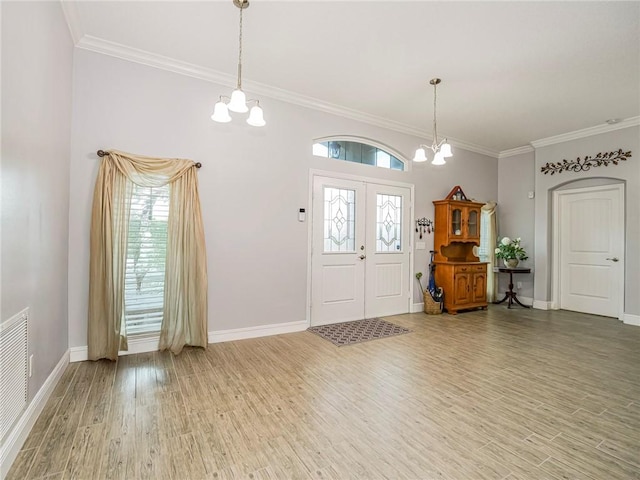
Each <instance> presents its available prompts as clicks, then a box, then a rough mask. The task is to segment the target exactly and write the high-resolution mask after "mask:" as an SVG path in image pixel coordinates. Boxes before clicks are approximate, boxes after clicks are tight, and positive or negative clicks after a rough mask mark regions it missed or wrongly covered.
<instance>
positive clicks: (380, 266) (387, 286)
mask: <svg viewBox="0 0 640 480" xmlns="http://www.w3.org/2000/svg"><path fill="white" fill-rule="evenodd" d="M410 204H411V191H410V190H409V189H408V188H401V187H392V186H388V185H380V184H375V183H369V184H367V217H366V223H367V225H366V239H367V242H366V245H367V258H366V263H365V317H366V318H372V317H380V316H385V315H395V314H398V313H406V312H408V311H409V290H410V285H409V279H410V271H409V269H410V263H409V262H410V258H411V249H410V243H409V239H410V237H409V235H410V232H409V226H410V222H411V217H410V213H411V212H410Z"/></svg>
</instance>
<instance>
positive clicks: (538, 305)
mask: <svg viewBox="0 0 640 480" xmlns="http://www.w3.org/2000/svg"><path fill="white" fill-rule="evenodd" d="M533 308H535V309H538V310H557V309H558V307H556V306H555V304H554V303H553V302H547V301H544V300H534V301H533Z"/></svg>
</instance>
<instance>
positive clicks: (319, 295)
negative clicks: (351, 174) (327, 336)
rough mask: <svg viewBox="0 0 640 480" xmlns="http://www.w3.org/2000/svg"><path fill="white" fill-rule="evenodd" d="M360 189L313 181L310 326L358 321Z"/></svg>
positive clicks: (336, 181)
mask: <svg viewBox="0 0 640 480" xmlns="http://www.w3.org/2000/svg"><path fill="white" fill-rule="evenodd" d="M365 202H366V199H365V185H364V183H362V182H356V181H350V180H341V179H334V178H326V177H314V181H313V212H312V214H313V220H312V221H313V225H312V229H313V230H312V251H311V325H314V326H317V325H325V324H327V323H337V322H346V321H349V320H360V319H362V318H364V282H363V279H364V271H365V268H364V266H365V262H364V260H365V258H366V253H365V251H364V250H365V246H364V233H365V222H364V218H365V212H366V210H365Z"/></svg>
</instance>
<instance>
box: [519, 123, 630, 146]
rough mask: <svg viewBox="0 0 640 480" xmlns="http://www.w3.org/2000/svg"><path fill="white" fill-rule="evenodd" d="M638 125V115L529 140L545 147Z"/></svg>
mask: <svg viewBox="0 0 640 480" xmlns="http://www.w3.org/2000/svg"><path fill="white" fill-rule="evenodd" d="M639 125H640V116H638V117H630V118H625V119H624V120H622V121H620V122H618V123H614V124H613V125H609V124H607V123H605V124H603V125H596V126H595V127H589V128H583V129H582V130H576V131H575V132H568V133H563V134H561V135H555V136H553V137H547V138H542V139H540V140H534V141H533V142H531V145H533V147H534V148H540V147H546V146H547V145H554V144H556V143H563V142H568V141H571V140H577V139H579V138H586V137H591V136H593V135H599V134H601V133H607V132H613V131H615V130H621V129H623V128H629V127H637V126H639Z"/></svg>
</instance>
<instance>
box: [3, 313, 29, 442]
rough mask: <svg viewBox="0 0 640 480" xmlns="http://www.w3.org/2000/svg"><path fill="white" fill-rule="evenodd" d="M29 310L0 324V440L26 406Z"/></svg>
mask: <svg viewBox="0 0 640 480" xmlns="http://www.w3.org/2000/svg"><path fill="white" fill-rule="evenodd" d="M28 320H29V309H25V310H23V311H22V312H20V313H18V314H17V315H14V316H13V317H12V318H10V319H9V320H7V321H6V322H4V323H2V324H0V440H4V437H5V436H6V435H7V433H9V431H10V430H11V427H12V426H13V424H14V423H15V422H16V420H18V418H20V415H21V413H22V411H23V410H24V409H25V408H26V406H27V383H28V379H29V376H28V375H29V372H28V361H27V323H28Z"/></svg>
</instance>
